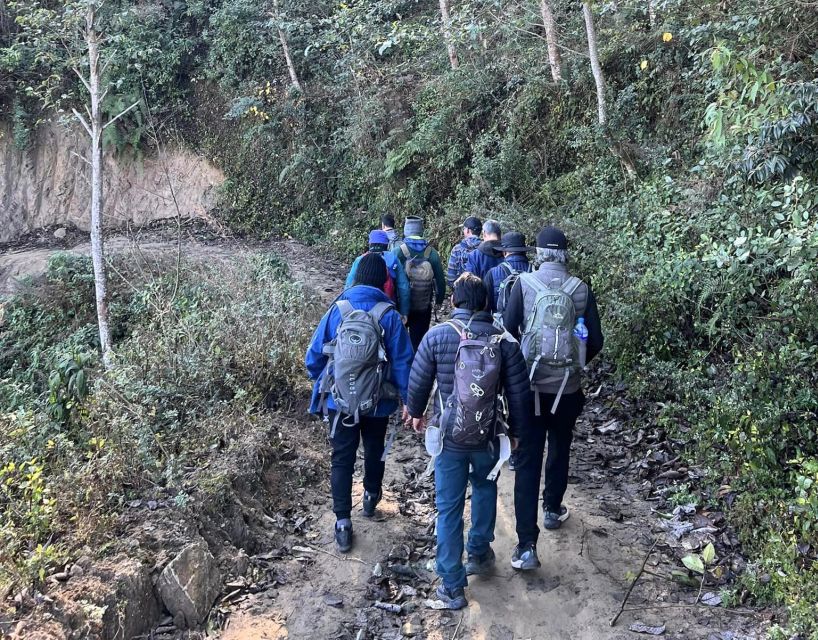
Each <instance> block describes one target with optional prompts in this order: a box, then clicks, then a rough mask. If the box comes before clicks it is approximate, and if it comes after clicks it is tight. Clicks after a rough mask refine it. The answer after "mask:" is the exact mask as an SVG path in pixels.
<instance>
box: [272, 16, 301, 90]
mask: <svg viewBox="0 0 818 640" xmlns="http://www.w3.org/2000/svg"><path fill="white" fill-rule="evenodd" d="M273 10H274V12H273V16H272V18H273V20H275V22H276V28H277V29H278V39H279V40H281V50H282V51H283V52H284V60H285V61H286V62H287V71H289V72H290V82H291V83H292V85H293V87H295V88H296V89H298V91H300V92H302V93H303V91H304V90H303V88H302V86H301V82H300V81H299V79H298V73H297V72H296V70H295V64H294V63H293V58H292V56H291V55H290V45H289V44H288V43H287V34H286V33H284V29H282V28H281V11H280V9H279V6H278V0H273Z"/></svg>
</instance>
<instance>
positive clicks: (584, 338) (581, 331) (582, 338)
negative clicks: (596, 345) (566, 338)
mask: <svg viewBox="0 0 818 640" xmlns="http://www.w3.org/2000/svg"><path fill="white" fill-rule="evenodd" d="M574 339H575V340H576V341H577V355H579V366H580V368H582V369H584V368H585V361H586V354H587V352H588V327H586V326H585V318H583V317H582V316H580V317H579V318H577V323H576V325H574Z"/></svg>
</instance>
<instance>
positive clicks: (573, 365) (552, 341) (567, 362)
mask: <svg viewBox="0 0 818 640" xmlns="http://www.w3.org/2000/svg"><path fill="white" fill-rule="evenodd" d="M520 284H521V285H522V286H526V287H529V288H530V289H532V290H533V292H534V302H533V304H532V306H531V309H530V310H529V311H528V315H527V317H526V318H525V328H524V329H523V333H522V336H521V338H520V349H521V350H522V352H523V356H525V359H526V363H527V365H528V378H529V380H530V382H531V388H532V389H533V390H534V391H539V390H540V389H541V387H543V386H545V385H549V384H554V383H561V386H560V389H559V391H558V392H557V397H556V398H555V399H554V404H553V406H552V407H551V413H552V414H553V413H556V412H557V405H558V404H559V401H560V398H561V397H562V392H563V391H564V390H565V385H566V384H567V383H568V378H569V377H570V375H571V374H572V373H573V372H575V371H579V370H580V362H579V353H578V349H577V343H576V340H574V325H575V324H576V316H577V313H576V308H575V306H574V299H573V294H574V292H575V291H576V290H577V289H578V288H579V286H580V285H581V284H582V280H580V279H579V278H577V277H574V276H572V277H570V278H568V279H567V280H565V281H564V282H563V281H562V280H561V279H555V280H553V281H552V282H550V283H549V284H545V283H544V282H542V281H541V280H540V279H539V278H537V276H536V274H533V273H531V274H522V275H521V276H520ZM534 397H535V413H536V415H540V407H539V399H540V394H539V393H536V394H534Z"/></svg>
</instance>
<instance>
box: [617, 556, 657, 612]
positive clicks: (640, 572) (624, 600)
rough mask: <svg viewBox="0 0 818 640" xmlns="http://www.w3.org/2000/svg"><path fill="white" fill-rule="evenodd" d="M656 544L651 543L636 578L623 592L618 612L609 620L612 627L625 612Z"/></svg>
mask: <svg viewBox="0 0 818 640" xmlns="http://www.w3.org/2000/svg"><path fill="white" fill-rule="evenodd" d="M657 544H658V541H656V542H654V543H653V546H651V548H650V550H649V551H648V553H647V555H646V556H645V559H644V560H642V566H641V567H639V572H638V573H637V574H636V576H634V578H633V581H632V582H631V585H630V586H629V587H628V590H627V592H625V597H624V598H623V599H622V604H621V605H619V611H617V612H616V615H615V616H614V617H613V619H611V626H612V627H613V626H614V625H616V621H617V620H619V616H621V615H622V612H623V611H625V605H626V604H628V598H630V597H631V592H632V591H633V588H634V587H635V586H636V583H637V582H639V578H641V577H642V573H643V572H644V571H645V566H646V565H647V564H648V559H649V558H650V556H651V555H652V554H653V550H654V549H655V548H656V545H657Z"/></svg>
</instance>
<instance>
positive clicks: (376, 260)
mask: <svg viewBox="0 0 818 640" xmlns="http://www.w3.org/2000/svg"><path fill="white" fill-rule="evenodd" d="M386 276H387V273H386V262H385V261H384V259H383V258H382V257H381V254H379V253H367V254H366V255H364V256H363V257H362V258H361V261H360V262H359V263H358V268H357V269H356V270H355V284H365V285H367V286H370V287H375V288H376V289H380V290H381V291H383V285H384V283H385V282H386Z"/></svg>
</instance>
